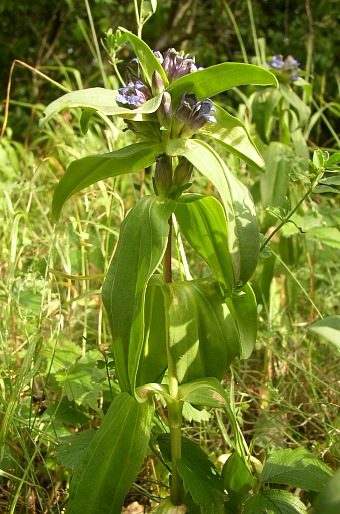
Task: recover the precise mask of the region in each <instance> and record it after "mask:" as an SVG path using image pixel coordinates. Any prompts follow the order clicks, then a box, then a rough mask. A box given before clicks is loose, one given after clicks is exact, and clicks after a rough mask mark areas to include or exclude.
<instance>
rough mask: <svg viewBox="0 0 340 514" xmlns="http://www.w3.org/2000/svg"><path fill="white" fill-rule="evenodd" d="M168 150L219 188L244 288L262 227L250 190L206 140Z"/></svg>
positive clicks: (237, 281) (178, 142)
mask: <svg viewBox="0 0 340 514" xmlns="http://www.w3.org/2000/svg"><path fill="white" fill-rule="evenodd" d="M197 73H198V72H197ZM166 152H167V153H168V155H183V156H184V157H186V158H187V159H188V161H190V162H191V163H192V164H193V165H194V167H195V168H196V169H197V170H198V171H200V172H201V173H202V174H203V175H205V176H206V177H207V178H208V179H209V180H211V182H212V183H213V184H214V185H215V186H216V188H217V189H218V191H219V193H220V195H221V197H222V201H223V204H224V207H225V211H226V216H227V221H228V247H229V253H230V258H231V261H232V266H233V274H234V285H235V287H242V285H244V284H245V283H246V282H248V280H249V278H250V277H251V275H252V274H253V272H254V270H255V268H256V265H257V262H258V258H259V253H260V233H259V227H258V222H257V217H256V211H255V206H254V203H253V200H252V198H251V195H250V193H249V191H248V189H247V188H246V187H245V186H244V185H243V184H242V183H241V182H240V181H239V180H238V179H237V178H236V177H235V176H234V175H233V174H232V173H231V172H230V171H229V169H228V168H227V166H226V164H225V163H224V162H223V160H222V159H221V158H220V156H219V155H218V154H217V153H216V152H215V151H214V150H213V149H212V148H211V146H209V145H208V144H207V143H205V142H204V141H199V140H195V139H188V140H184V139H174V140H172V141H169V142H168V143H167V144H166Z"/></svg>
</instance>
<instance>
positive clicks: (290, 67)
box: [268, 55, 301, 82]
mask: <svg viewBox="0 0 340 514" xmlns="http://www.w3.org/2000/svg"><path fill="white" fill-rule="evenodd" d="M268 64H269V66H271V67H272V68H274V69H275V70H277V71H279V72H281V73H282V74H283V75H284V76H286V77H287V78H288V80H289V81H290V82H294V81H295V80H297V79H298V78H299V76H300V71H301V69H300V67H299V66H300V63H299V61H297V60H296V59H295V58H294V57H292V56H291V55H288V57H287V58H286V59H285V60H284V59H283V56H282V55H274V57H273V59H272V60H271V61H268Z"/></svg>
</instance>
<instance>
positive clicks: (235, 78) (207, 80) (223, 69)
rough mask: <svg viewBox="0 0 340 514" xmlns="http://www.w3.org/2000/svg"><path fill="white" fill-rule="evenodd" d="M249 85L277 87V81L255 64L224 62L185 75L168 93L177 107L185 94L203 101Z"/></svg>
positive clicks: (173, 84) (174, 83) (170, 87)
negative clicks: (192, 94) (192, 95)
mask: <svg viewBox="0 0 340 514" xmlns="http://www.w3.org/2000/svg"><path fill="white" fill-rule="evenodd" d="M247 84H258V85H272V86H276V87H277V80H276V77H275V76H274V75H273V74H272V73H271V72H270V71H268V70H265V69H263V68H260V67H258V66H254V65H253V64H243V63H236V62H224V63H221V64H216V65H215V66H209V68H205V69H203V70H198V71H196V72H194V73H189V74H188V75H184V76H183V77H181V78H179V79H178V80H176V81H175V82H173V83H172V84H170V86H169V87H168V88H167V91H168V92H169V93H170V94H171V97H172V101H173V104H174V107H176V106H177V104H178V103H179V101H180V99H181V97H182V96H183V95H184V93H195V95H196V97H197V100H202V99H203V98H209V97H211V96H215V95H217V94H218V93H222V92H223V91H226V90H227V89H231V88H232V87H237V86H242V85H247Z"/></svg>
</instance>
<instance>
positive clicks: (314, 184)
mask: <svg viewBox="0 0 340 514" xmlns="http://www.w3.org/2000/svg"><path fill="white" fill-rule="evenodd" d="M316 183H317V182H316V181H313V183H312V185H311V186H310V188H309V189H308V191H307V192H306V193H305V194H304V195H303V197H302V198H301V200H300V201H299V202H298V203H297V204H296V206H295V207H294V209H293V210H292V211H291V212H290V213H289V214H288V216H285V217H284V218H283V220H282V221H281V223H280V224H279V225H278V226H277V227H276V229H275V230H273V232H272V233H271V234H270V235H269V236H268V237H267V239H266V240H265V241H264V243H263V244H262V245H261V248H260V251H261V252H262V250H263V248H264V247H265V246H267V244H268V243H269V241H270V240H271V239H272V237H273V236H274V235H275V234H276V232H278V231H279V230H280V229H281V228H282V227H283V225H285V224H286V223H287V222H288V221H289V220H290V218H291V217H292V216H293V214H294V213H295V212H296V211H297V210H298V208H299V207H300V205H301V204H302V203H303V202H304V201H305V200H306V198H308V196H309V195H310V194H311V192H312V191H313V189H314V187H315V186H316Z"/></svg>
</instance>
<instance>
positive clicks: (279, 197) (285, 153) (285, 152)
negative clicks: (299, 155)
mask: <svg viewBox="0 0 340 514" xmlns="http://www.w3.org/2000/svg"><path fill="white" fill-rule="evenodd" d="M295 159H296V157H295V154H294V152H293V150H292V149H291V148H290V147H289V146H288V145H284V144H282V143H279V142H277V141H274V142H272V143H270V144H269V146H268V147H267V149H266V151H265V153H264V160H265V162H266V169H267V172H266V173H265V174H264V175H261V178H260V190H261V200H262V206H263V208H264V209H266V208H267V207H269V206H273V207H283V205H284V203H285V197H286V195H287V190H288V183H289V174H290V173H291V172H292V169H293V166H294V164H295ZM273 222H275V218H274V217H273V215H272V214H269V213H267V214H266V217H265V220H264V227H263V230H264V231H265V230H267V228H268V227H269V226H270V225H271V224H273Z"/></svg>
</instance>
